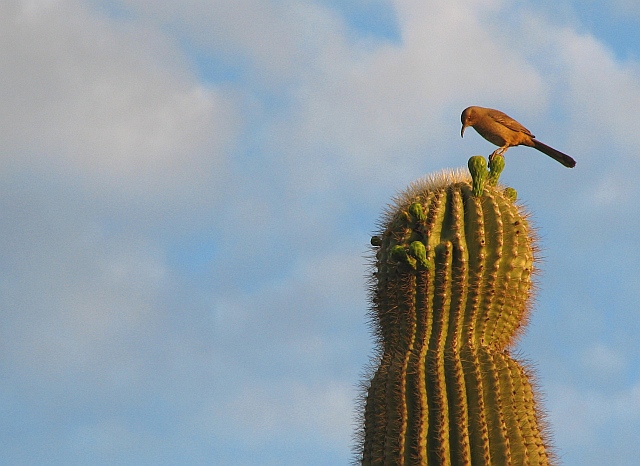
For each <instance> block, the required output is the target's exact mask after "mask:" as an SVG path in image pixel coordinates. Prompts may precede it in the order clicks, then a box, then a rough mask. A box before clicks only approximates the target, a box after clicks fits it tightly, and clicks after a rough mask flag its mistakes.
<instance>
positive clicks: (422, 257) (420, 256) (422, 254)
mask: <svg viewBox="0 0 640 466" xmlns="http://www.w3.org/2000/svg"><path fill="white" fill-rule="evenodd" d="M409 255H410V256H411V257H414V258H415V259H416V261H417V263H418V265H420V266H421V267H423V268H425V269H426V268H428V267H429V261H428V260H427V249H426V248H425V247H424V243H423V242H422V241H414V242H412V243H411V244H410V245H409Z"/></svg>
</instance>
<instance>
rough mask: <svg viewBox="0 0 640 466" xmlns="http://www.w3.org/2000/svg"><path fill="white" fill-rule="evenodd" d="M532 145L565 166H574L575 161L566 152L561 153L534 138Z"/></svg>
mask: <svg viewBox="0 0 640 466" xmlns="http://www.w3.org/2000/svg"><path fill="white" fill-rule="evenodd" d="M533 147H534V148H536V149H538V150H539V151H540V152H542V153H543V154H547V155H548V156H549V157H551V158H552V159H554V160H557V161H558V162H560V163H561V164H562V165H564V166H565V167H569V168H573V167H575V166H576V161H575V160H573V159H572V158H571V157H569V156H568V155H567V154H563V153H562V152H560V151H559V150H555V149H554V148H553V147H549V146H547V145H546V144H543V143H541V142H540V141H538V140H536V139H534V140H533Z"/></svg>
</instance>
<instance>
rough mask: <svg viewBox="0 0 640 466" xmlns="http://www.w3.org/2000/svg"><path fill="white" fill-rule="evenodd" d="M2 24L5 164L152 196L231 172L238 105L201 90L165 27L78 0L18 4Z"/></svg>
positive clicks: (9, 6)
mask: <svg viewBox="0 0 640 466" xmlns="http://www.w3.org/2000/svg"><path fill="white" fill-rule="evenodd" d="M21 6H22V7H23V8H20V7H21ZM0 17H1V18H2V19H0V21H1V26H0V27H2V29H3V35H2V37H1V38H0V41H1V42H0V62H1V63H2V67H3V70H4V72H3V76H2V78H0V81H1V84H2V85H1V86H0V96H1V99H2V101H3V105H2V109H0V124H1V125H2V127H3V141H2V149H3V152H4V153H6V154H9V156H10V157H11V158H9V159H7V158H5V161H4V163H5V164H6V163H7V162H8V161H9V160H11V161H12V162H13V163H14V164H16V165H23V166H31V167H32V168H36V167H40V168H41V169H42V170H45V171H47V170H48V169H49V168H50V167H55V169H56V170H58V171H59V172H61V173H67V174H73V173H75V174H76V175H77V176H79V177H85V176H87V177H88V178H89V179H91V180H92V182H93V183H96V182H97V183H98V185H99V186H100V187H102V188H107V187H110V185H113V184H115V185H116V186H117V187H119V188H125V189H132V190H134V192H136V191H137V192H142V193H144V192H146V191H149V190H151V191H154V192H156V193H157V192H158V191H159V190H169V191H173V193H174V194H175V191H176V190H175V184H174V183H175V182H178V184H179V185H183V184H184V183H185V182H187V180H188V181H189V182H190V183H193V182H194V181H195V180H199V179H200V180H202V179H208V180H215V179H216V178H217V176H219V175H220V174H221V173H216V172H221V171H222V170H223V169H224V168H225V162H226V158H227V155H228V150H229V148H230V145H231V144H232V142H233V139H234V137H235V133H236V131H237V129H236V128H235V127H236V126H237V125H238V124H239V120H238V116H237V115H236V110H235V109H234V108H233V102H232V98H231V96H230V95H225V93H223V92H221V91H216V90H212V89H207V88H205V87H203V86H202V85H201V84H198V83H197V82H196V81H195V77H194V76H191V75H190V74H189V72H188V71H187V67H186V66H185V65H186V62H185V61H184V60H183V59H182V58H181V57H180V52H179V51H178V50H177V49H176V47H175V44H173V43H172V42H171V41H170V40H167V38H166V37H163V35H162V34H161V32H160V31H159V30H156V29H153V28H137V29H136V28H134V27H133V25H132V26H126V25H122V24H117V23H115V22H110V21H109V20H108V19H106V18H104V17H98V16H95V15H92V14H91V13H90V12H89V11H88V10H87V9H86V8H85V7H84V6H83V5H82V3H80V2H76V1H72V0H69V1H59V2H55V3H52V4H47V5H45V4H42V3H36V2H31V3H29V4H25V5H21V4H20V2H17V1H16V0H11V1H9V2H4V3H3V6H2V7H0ZM205 174H208V175H209V176H206V175H205ZM91 184H92V183H89V185H91ZM172 186H173V187H174V189H173V190H172V189H171V187H172ZM178 191H179V190H178Z"/></svg>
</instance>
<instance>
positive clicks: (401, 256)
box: [389, 244, 416, 269]
mask: <svg viewBox="0 0 640 466" xmlns="http://www.w3.org/2000/svg"><path fill="white" fill-rule="evenodd" d="M389 255H390V256H391V259H392V260H394V261H395V262H400V263H403V264H406V265H409V266H410V267H411V268H414V269H415V268H416V259H415V258H413V257H411V256H410V255H409V254H408V253H407V248H406V246H403V245H401V244H396V245H395V246H393V247H392V248H391V250H390V254H389Z"/></svg>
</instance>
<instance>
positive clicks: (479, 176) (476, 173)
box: [468, 155, 488, 197]
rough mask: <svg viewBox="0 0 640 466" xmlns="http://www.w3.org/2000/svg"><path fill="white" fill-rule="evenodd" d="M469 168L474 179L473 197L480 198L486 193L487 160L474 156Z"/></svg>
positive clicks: (470, 160)
mask: <svg viewBox="0 0 640 466" xmlns="http://www.w3.org/2000/svg"><path fill="white" fill-rule="evenodd" d="M468 166H469V172H470V173H471V178H472V179H473V195H474V196H475V197H480V196H482V193H483V192H484V183H485V181H486V179H487V176H488V172H487V160H486V159H485V158H484V157H482V156H481V155H474V156H473V157H471V158H470V159H469V162H468Z"/></svg>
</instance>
